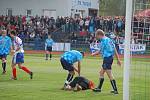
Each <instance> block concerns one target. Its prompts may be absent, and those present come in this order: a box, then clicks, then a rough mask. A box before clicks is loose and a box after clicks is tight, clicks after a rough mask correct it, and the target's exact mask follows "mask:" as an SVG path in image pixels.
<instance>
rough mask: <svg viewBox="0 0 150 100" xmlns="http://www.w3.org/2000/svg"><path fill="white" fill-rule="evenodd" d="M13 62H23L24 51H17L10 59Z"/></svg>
mask: <svg viewBox="0 0 150 100" xmlns="http://www.w3.org/2000/svg"><path fill="white" fill-rule="evenodd" d="M12 63H13V64H20V63H24V53H17V54H15V55H14V56H13V60H12Z"/></svg>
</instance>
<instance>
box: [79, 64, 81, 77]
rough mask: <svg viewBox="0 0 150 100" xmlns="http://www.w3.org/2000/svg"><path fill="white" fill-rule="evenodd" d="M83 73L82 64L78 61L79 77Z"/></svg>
mask: <svg viewBox="0 0 150 100" xmlns="http://www.w3.org/2000/svg"><path fill="white" fill-rule="evenodd" d="M80 73H81V62H80V61H78V75H79V76H80Z"/></svg>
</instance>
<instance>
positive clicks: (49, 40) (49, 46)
mask: <svg viewBox="0 0 150 100" xmlns="http://www.w3.org/2000/svg"><path fill="white" fill-rule="evenodd" d="M53 44H54V41H53V39H52V38H51V35H48V38H47V39H46V41H45V52H46V59H45V60H48V55H49V54H50V56H49V57H50V60H51V59H52V46H53Z"/></svg>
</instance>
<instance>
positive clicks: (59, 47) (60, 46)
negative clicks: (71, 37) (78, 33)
mask: <svg viewBox="0 0 150 100" xmlns="http://www.w3.org/2000/svg"><path fill="white" fill-rule="evenodd" d="M70 47H71V45H70V43H55V44H54V45H53V51H70Z"/></svg>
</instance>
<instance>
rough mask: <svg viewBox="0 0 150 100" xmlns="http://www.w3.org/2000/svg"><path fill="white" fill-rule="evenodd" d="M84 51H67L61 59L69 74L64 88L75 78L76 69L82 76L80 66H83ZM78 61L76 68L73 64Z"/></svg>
mask: <svg viewBox="0 0 150 100" xmlns="http://www.w3.org/2000/svg"><path fill="white" fill-rule="evenodd" d="M83 56H84V53H83V52H79V51H77V50H71V51H68V52H65V53H64V54H63V55H62V56H61V59H60V62H61V65H62V67H63V69H64V70H67V71H68V72H69V73H68V76H67V79H66V81H65V84H64V87H63V88H62V89H64V88H65V87H66V86H67V85H68V84H69V83H70V82H71V81H72V79H73V76H74V75H75V71H76V72H77V73H78V75H79V76H80V68H81V60H82V59H83ZM76 62H77V63H78V68H76V67H75V66H74V65H73V64H74V63H76Z"/></svg>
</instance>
